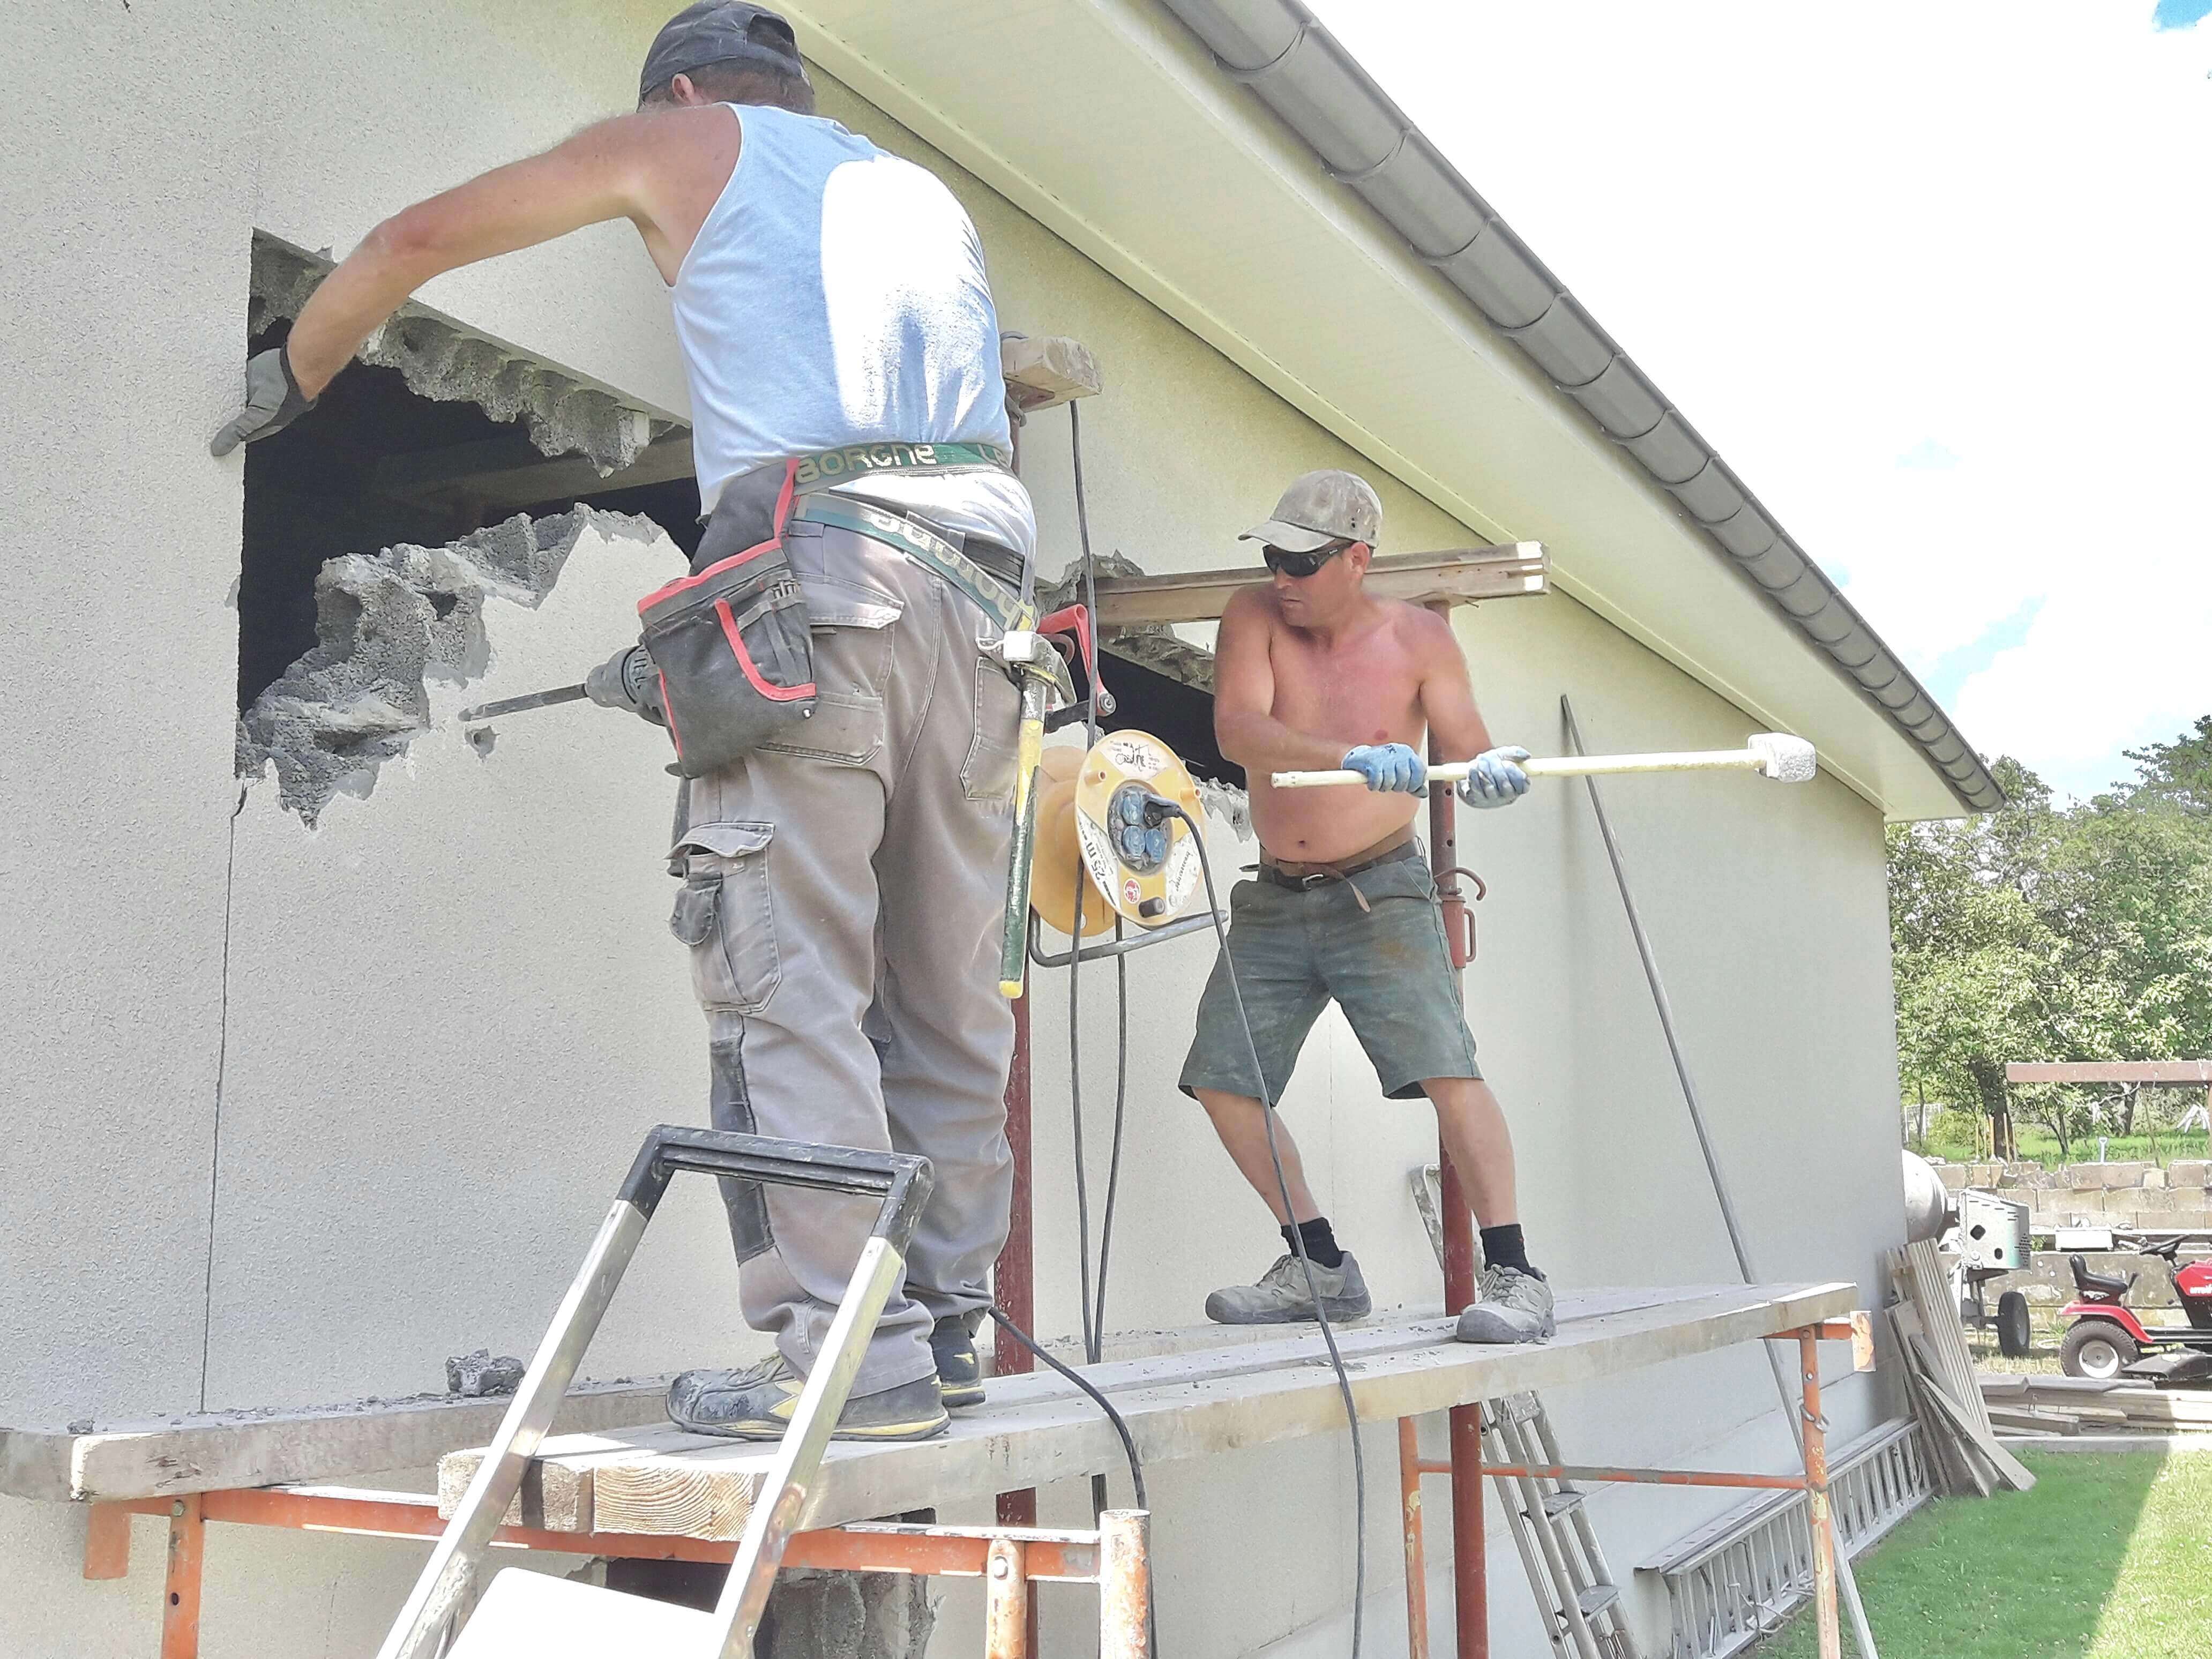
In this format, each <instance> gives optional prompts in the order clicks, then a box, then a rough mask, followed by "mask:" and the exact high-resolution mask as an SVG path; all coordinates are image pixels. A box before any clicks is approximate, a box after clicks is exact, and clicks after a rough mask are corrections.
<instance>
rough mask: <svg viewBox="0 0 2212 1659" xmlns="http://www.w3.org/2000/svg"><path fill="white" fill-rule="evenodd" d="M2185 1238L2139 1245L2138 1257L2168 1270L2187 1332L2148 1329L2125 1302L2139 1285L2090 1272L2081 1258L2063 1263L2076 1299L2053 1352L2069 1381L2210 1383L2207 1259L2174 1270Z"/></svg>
mask: <svg viewBox="0 0 2212 1659" xmlns="http://www.w3.org/2000/svg"><path fill="white" fill-rule="evenodd" d="M2183 1242H2184V1241H2183V1237H2182V1236H2180V1235H2177V1236H2175V1237H2171V1238H2168V1239H2166V1240H2165V1241H2164V1242H2163V1243H2142V1244H2139V1245H2137V1246H2136V1251H2137V1254H2139V1255H2151V1256H2156V1257H2157V1258H2158V1259H2159V1260H2160V1261H2162V1262H2164V1263H2165V1264H2166V1273H2167V1276H2168V1277H2169V1278H2171V1279H2172V1281H2173V1294H2174V1296H2175V1297H2176V1298H2177V1299H2178V1300H2179V1302H2180V1304H2181V1311H2182V1313H2183V1314H2184V1315H2185V1316H2186V1318H2187V1319H2188V1323H2187V1324H2185V1325H2145V1324H2144V1323H2143V1322H2142V1320H2140V1319H2138V1318H2136V1316H2135V1313H2134V1311H2133V1310H2130V1308H2128V1307H2126V1306H2125V1305H2124V1303H2123V1301H2122V1298H2123V1297H2125V1296H2126V1295H2127V1293H2128V1291H2129V1290H2130V1287H2131V1286H2133V1285H2134V1284H2135V1282H2136V1275H2135V1274H2133V1273H2130V1274H2129V1275H2128V1276H2127V1277H2126V1278H2125V1279H2121V1278H2118V1277H2116V1276H2115V1275H2113V1274H2111V1273H2092V1272H2091V1271H2090V1270H2089V1267H2088V1264H2087V1262H2085V1261H2082V1260H2081V1257H2080V1256H2078V1255H2073V1256H2069V1257H2067V1258H2066V1265H2067V1266H2068V1267H2070V1268H2072V1269H2073V1273H2074V1288H2075V1290H2077V1291H2080V1292H2081V1299H2080V1300H2079V1301H2077V1302H2069V1303H2068V1304H2066V1306H2065V1308H2064V1309H2063V1310H2061V1315H2060V1316H2061V1317H2062V1318H2065V1319H2069V1320H2071V1321H2072V1322H2073V1323H2072V1324H2070V1325H2069V1326H2068V1327H2067V1328H2066V1336H2065V1340H2063V1342H2061V1343H2060V1344H2059V1346H2058V1363H2059V1364H2060V1365H2061V1366H2062V1367H2063V1368H2064V1370H2065V1372H2066V1375H2067V1376H2086V1377H2092V1378H2094V1379H2096V1380H2097V1381H2099V1382H2110V1381H2112V1380H2113V1379H2116V1378H2119V1377H2139V1378H2141V1379H2142V1381H2144V1382H2147V1383H2197V1384H2212V1256H2208V1257H2200V1258H2199V1259H2197V1261H2191V1262H2190V1263H2189V1264H2188V1265H2187V1266H2186V1267H2183V1266H2180V1265H2179V1264H2177V1263H2176V1261H2175V1260H2174V1258H2175V1256H2176V1255H2177V1254H2178V1253H2179V1251H2180V1249H2181V1246H2182V1243H2183Z"/></svg>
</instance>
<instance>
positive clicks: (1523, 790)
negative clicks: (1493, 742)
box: [1459, 744, 1528, 806]
mask: <svg viewBox="0 0 2212 1659" xmlns="http://www.w3.org/2000/svg"><path fill="white" fill-rule="evenodd" d="M1527 759H1528V750H1525V749H1522V748H1521V747H1519V746H1518V745H1517V744H1509V745H1508V746H1506V747H1505V748H1503V749H1489V750H1484V751H1483V752H1482V753H1481V754H1480V755H1477V756H1476V757H1474V760H1473V761H1472V762H1471V763H1469V764H1468V769H1467V775H1466V776H1465V777H1463V778H1462V779H1461V780H1460V781H1459V798H1460V799H1462V800H1463V801H1465V802H1466V803H1467V804H1468V805H1469V806H1510V805H1512V804H1513V803H1514V802H1515V801H1516V800H1519V799H1521V797H1522V796H1523V795H1525V794H1527V793H1528V774H1527V773H1526V772H1523V771H1522V769H1521V766H1520V763H1521V762H1522V761H1524V760H1527Z"/></svg>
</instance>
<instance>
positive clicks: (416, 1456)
mask: <svg viewBox="0 0 2212 1659" xmlns="http://www.w3.org/2000/svg"><path fill="white" fill-rule="evenodd" d="M667 1388H668V1383H667V1379H666V1378H665V1377H663V1378H658V1379H647V1380H643V1381H625V1382H621V1383H584V1384H580V1386H578V1387H577V1388H575V1389H572V1390H570V1392H569V1395H568V1399H567V1401H565V1402H563V1404H562V1411H561V1416H560V1419H559V1424H558V1426H559V1427H560V1428H561V1429H562V1430H563V1431H574V1430H588V1429H609V1428H619V1427H623V1426H626V1425H629V1424H634V1423H649V1422H653V1421H655V1420H657V1419H659V1417H660V1416H661V1415H662V1409H663V1408H662V1399H663V1396H664V1395H665V1394H666V1392H667ZM507 1405H508V1401H507V1400H505V1399H502V1398H493V1399H488V1400H463V1399H456V1398H453V1397H451V1396H448V1395H424V1396H422V1397H421V1398H418V1399H414V1400H400V1401H368V1402H365V1403H363V1404H361V1405H357V1406H328V1407H307V1408H303V1409H300V1410H295V1411H284V1412H215V1413H192V1414H189V1415H179V1416H178V1417H174V1418H172V1419H167V1421H163V1422H156V1423H145V1424H137V1425H120V1424H117V1425H105V1426H101V1427H98V1428H95V1429H94V1430H93V1431H90V1432H88V1433H84V1434H71V1433H70V1432H68V1431H64V1430H40V1429H6V1430H0V1493H5V1494H7V1495H9V1496H11V1497H18V1498H49V1499H55V1500H59V1501H64V1502H66V1501H70V1500H76V1501H83V1500H86V1499H98V1498H161V1497H167V1496H168V1495H170V1494H172V1493H178V1492H216V1491H220V1490H222V1489H223V1488H226V1487H230V1486H279V1485H284V1484H288V1483H291V1482H297V1481H307V1480H338V1479H342V1478H343V1477H345V1476H348V1475H356V1474H376V1473H379V1472H380V1471H382V1470H386V1469H409V1468H427V1467H428V1466H429V1465H430V1464H433V1463H435V1462H437V1461H438V1459H439V1458H441V1457H442V1456H443V1455H445V1454H446V1453H447V1452H449V1451H453V1450H457V1449H460V1448H462V1447H465V1446H471V1445H481V1444H483V1443H484V1442H485V1441H486V1440H488V1439H489V1438H490V1437H491V1434H492V1431H494V1430H495V1429H496V1428H498V1426H499V1419H500V1418H501V1416H502V1415H503V1414H504V1413H505V1412H506V1410H507Z"/></svg>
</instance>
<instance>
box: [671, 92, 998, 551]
mask: <svg viewBox="0 0 2212 1659" xmlns="http://www.w3.org/2000/svg"><path fill="white" fill-rule="evenodd" d="M728 107H729V108H730V109H731V110H732V112H733V113H734V114H735V115H736V116H737V118H738V125H739V126H740V128H741V130H742V142H741V144H740V147H739V149H738V164H737V166H736V167H733V168H732V170H731V173H730V180H729V183H728V184H726V185H724V186H723V187H722V194H721V196H720V198H719V199H718V200H717V201H716V202H715V204H714V209H713V210H712V211H710V212H709V213H708V216H707V219H706V222H705V223H704V224H702V225H701V226H700V228H699V234H698V237H697V240H695V241H694V242H693V243H692V245H691V251H690V253H689V254H688V255H686V256H685V258H684V264H683V268H682V269H681V270H678V273H677V276H676V283H675V287H674V289H672V290H671V301H672V303H673V307H674V311H675V319H676V336H677V340H678V343H679V344H680V345H681V346H682V348H683V353H684V370H685V373H686V374H687V375H688V376H689V378H690V386H691V417H692V433H691V446H692V452H693V455H694V458H695V460H696V466H697V471H698V477H699V501H700V506H701V507H702V511H705V512H708V513H711V512H712V511H713V510H714V503H715V502H716V501H719V500H720V497H721V493H722V488H723V486H724V485H725V484H726V483H728V482H729V481H730V480H731V479H732V478H734V477H738V476H740V475H741V474H744V473H746V472H750V471H752V470H753V469H754V468H756V467H760V466H764V465H768V464H769V463H770V462H773V461H780V460H782V459H785V458H786V457H788V456H793V455H805V454H811V453H815V452H817V451H820V450H825V449H836V448H837V447H841V446H842V445H845V444H851V443H864V442H885V441H905V442H912V443H949V442H963V441H964V442H973V443H989V444H995V445H997V446H999V447H1000V448H1002V449H1004V448H1006V447H1010V445H1011V442H1012V437H1011V433H1010V430H1009V428H1008V425H1007V420H1006V384H1005V380H1004V379H1003V378H1002V377H1001V375H1000V372H999V323H998V315H997V313H996V312H995V311H994V308H993V307H992V304H991V290H990V286H989V284H988V283H987V281H986V280H985V277H984V274H983V247H982V242H981V239H980V238H979V237H978V236H977V235H976V234H975V225H974V223H973V222H971V221H970V220H969V217H968V215H967V213H966V211H965V210H963V208H962V207H961V205H960V204H959V202H958V201H957V200H956V199H955V198H954V197H953V194H952V192H951V191H949V190H947V189H946V188H945V185H944V183H943V182H942V181H941V180H939V179H938V178H937V177H936V176H935V175H934V174H933V173H929V172H927V171H926V170H925V169H923V168H921V167H916V166H915V165H914V163H912V162H911V161H902V160H901V159H900V158H899V157H897V156H896V155H890V154H888V153H886V152H885V151H883V150H880V149H877V148H876V146H875V145H873V144H872V143H869V142H868V141H867V140H866V139H865V138H861V137H856V136H855V135H854V134H853V133H850V132H848V131H846V130H845V129H844V128H843V127H842V126H840V125H838V124H837V123H836V122H835V121H829V120H824V119H822V118H818V117H815V116H806V115H794V114H792V113H791V112H788V111H787V110H781V109H771V108H762V107H757V106H752V105H746V106H742V107H740V106H736V105H732V106H728ZM846 488H848V489H850V490H851V493H853V494H855V495H866V497H867V498H868V499H870V500H872V501H882V502H884V504H886V505H888V506H891V507H898V508H901V509H903V510H906V511H910V512H915V513H921V514H922V515H924V516H925V517H927V518H930V519H933V520H936V521H937V522H939V523H940V524H943V525H945V526H948V527H950V528H951V529H954V530H957V531H959V532H962V533H963V535H972V536H981V537H984V538H987V539H989V540H991V541H995V542H998V543H1000V544H1003V545H1005V546H1008V547H1012V548H1014V549H1016V550H1018V551H1021V552H1023V553H1025V554H1026V553H1030V552H1031V551H1033V550H1034V549H1035V546H1036V520H1035V518H1034V515H1033V513H1032V511H1031V508H1030V500H1029V495H1028V493H1027V492H1026V491H1025V490H1024V489H1023V488H1022V486H1021V484H1020V483H1019V482H1018V481H1017V480H1016V479H1014V478H1013V477H1011V476H1010V475H1000V474H993V473H962V474H956V475H953V476H951V477H929V476H927V475H922V476H900V477H878V478H871V479H868V480H866V481H865V483H864V484H863V485H856V486H847V487H846Z"/></svg>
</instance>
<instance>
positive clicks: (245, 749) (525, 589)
mask: <svg viewBox="0 0 2212 1659" xmlns="http://www.w3.org/2000/svg"><path fill="white" fill-rule="evenodd" d="M586 530H596V531H598V532H599V533H600V534H601V535H604V536H606V537H608V538H620V537H635V538H639V539H641V540H645V541H652V540H653V539H655V538H659V536H660V535H661V534H662V532H661V529H660V526H659V525H657V524H655V523H653V520H650V519H645V518H640V517H637V516H635V515H634V514H630V513H608V512H605V511H602V510H601V509H599V508H596V507H572V508H570V509H569V510H568V512H566V513H557V514H555V515H553V516H551V517H548V518H542V519H532V518H531V517H530V516H529V515H527V514H526V513H517V514H516V515H515V516H514V517H513V518H511V519H509V520H506V521H505V522H504V523H501V524H496V525H492V526H489V527H487V528H485V529H483V530H478V531H475V532H471V533H470V534H468V535H466V536H464V537H462V538H460V539H459V540H458V541H455V542H451V543H448V544H446V545H444V546H442V547H417V546H415V545H412V544H405V543H403V544H399V545H398V546H395V547H388V548H386V549H385V550H383V551H382V552H380V553H349V554H346V555H344V556H342V557H339V558H335V559H332V560H331V561H329V562H327V563H325V565H324V566H323V568H322V570H321V572H320V574H318V575H317V577H316V579H315V631H316V634H317V635H318V636H319V643H318V644H317V645H316V647H315V648H314V649H313V650H312V651H310V652H308V653H307V655H305V656H303V657H301V658H300V659H298V660H296V661H295V662H294V663H293V664H292V665H291V666H290V667H289V668H287V669H286V670H285V671H284V672H283V675H282V676H281V677H280V678H278V679H277V680H276V683H275V684H272V685H270V687H269V688H268V690H265V691H264V692H262V694H261V695H260V696H258V697H256V698H255V699H254V701H253V704H252V707H251V708H248V709H247V710H246V713H245V714H243V715H242V716H240V720H239V722H238V775H239V776H240V777H242V778H246V779H249V780H252V779H258V778H262V777H264V776H266V775H267V773H268V769H269V768H270V766H271V765H272V764H273V765H274V766H275V768H276V785H277V798H278V799H279V801H280V802H281V803H282V804H283V805H284V806H285V807H286V808H288V809H289V810H290V811H295V812H297V813H298V814H299V815H300V817H301V820H302V821H303V822H305V823H307V825H308V826H309V827H311V828H312V827H313V825H314V823H315V822H316V821H317V819H318V818H319V817H320V816H321V814H322V811H323V809H324V808H325V807H326V806H327V805H330V803H331V799H332V798H333V797H334V796H337V795H340V794H346V795H352V796H354V797H356V798H357V799H366V798H367V797H368V794H369V793H370V792H371V791H372V790H374V788H375V787H376V776H377V771H378V769H379V768H380V767H381V766H382V765H383V764H384V763H385V762H386V761H389V760H393V759H397V758H398V757H399V756H401V755H403V754H404V753H405V752H406V750H407V746H408V745H409V744H410V743H412V742H413V741H414V740H415V738H416V735H417V734H418V733H420V732H427V731H428V730H429V729H430V726H431V716H430V692H429V686H430V683H431V682H433V681H437V682H441V683H444V684H460V683H462V682H465V681H467V680H471V679H477V678H481V677H482V676H483V673H484V671H485V670H486V669H487V668H488V667H489V665H490V659H491V647H490V641H489V638H488V637H487V635H486V633H485V629H484V619H483V609H484V602H485V601H486V600H487V599H493V598H498V599H507V600H511V601H512V602H513V603H514V604H516V605H522V606H524V607H525V608H526V609H528V610H532V611H534V610H536V609H537V608H538V605H541V604H543V603H544V599H545V596H546V595H547V594H549V593H550V592H552V591H553V585H554V584H555V583H556V581H558V580H560V576H561V570H562V566H563V565H565V564H566V563H567V562H568V555H569V554H570V553H571V552H573V551H574V549H575V546H576V543H577V540H578V538H580V537H581V536H582V535H583V533H584V532H586Z"/></svg>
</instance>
